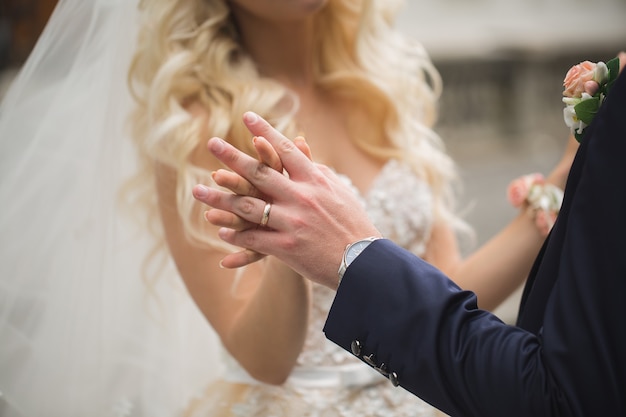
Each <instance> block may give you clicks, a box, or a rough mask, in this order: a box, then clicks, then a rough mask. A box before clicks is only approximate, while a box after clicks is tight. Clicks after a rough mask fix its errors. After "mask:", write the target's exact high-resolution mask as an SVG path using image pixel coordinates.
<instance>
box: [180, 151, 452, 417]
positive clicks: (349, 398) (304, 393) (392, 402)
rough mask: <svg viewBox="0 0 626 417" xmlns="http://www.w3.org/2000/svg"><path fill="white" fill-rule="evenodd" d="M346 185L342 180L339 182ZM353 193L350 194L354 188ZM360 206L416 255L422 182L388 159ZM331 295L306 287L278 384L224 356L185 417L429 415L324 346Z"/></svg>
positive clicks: (428, 212)
mask: <svg viewBox="0 0 626 417" xmlns="http://www.w3.org/2000/svg"><path fill="white" fill-rule="evenodd" d="M346 181H347V182H348V181H349V180H347V179H346ZM355 190H356V188H355ZM361 198H362V201H363V203H364V204H365V207H366V209H367V211H368V214H369V215H370V218H371V219H372V220H373V221H374V223H375V224H376V225H377V227H378V229H379V230H380V231H381V233H383V235H384V236H386V237H388V238H390V239H392V240H394V241H396V242H398V243H399V244H400V245H402V246H404V247H405V248H407V249H409V250H412V251H413V252H414V253H416V254H418V255H420V254H423V252H424V250H425V242H426V241H427V239H428V237H429V235H430V230H431V227H432V222H433V214H432V205H433V202H432V195H431V193H430V189H429V187H428V186H427V184H426V183H424V182H423V181H422V180H420V179H419V178H418V177H416V175H415V174H414V173H413V172H412V171H411V169H410V168H409V167H408V166H407V165H404V164H402V163H399V162H398V161H395V160H391V161H389V162H388V163H387V164H386V165H385V166H384V168H383V169H382V171H381V172H380V173H379V175H378V176H377V178H376V179H375V181H374V183H373V185H372V187H371V189H370V190H369V191H368V193H367V195H365V196H362V197H361ZM334 295H335V293H334V291H332V290H330V289H328V288H326V287H324V286H321V285H316V284H314V288H313V308H312V312H311V316H310V318H309V327H308V334H307V338H306V341H305V346H304V349H303V351H302V353H301V354H300V356H299V358H298V364H297V366H296V368H295V370H294V372H293V373H292V375H291V376H290V377H289V379H288V380H287V382H286V383H285V384H284V385H282V386H272V385H267V384H262V383H259V382H257V381H255V380H253V379H252V378H251V377H249V376H248V375H247V374H246V373H245V371H244V370H243V369H242V368H240V367H239V366H238V365H237V364H236V362H235V361H234V360H232V359H228V358H227V366H226V372H225V377H224V379H223V380H220V381H218V382H216V383H214V384H212V385H211V386H210V387H209V388H208V389H207V390H206V392H205V395H204V396H203V397H201V398H198V399H196V401H195V402H194V403H193V405H192V407H191V408H190V410H189V413H188V415H189V416H190V417H227V416H228V417H230V416H233V417H369V416H371V417H375V416H380V417H383V416H388V417H409V416H411V417H430V416H442V415H443V414H441V413H440V412H438V411H437V410H436V409H434V408H433V407H431V406H430V405H428V404H426V403H425V402H423V401H421V400H420V399H418V398H417V397H415V396H414V395H413V394H410V393H409V392H408V391H405V390H404V389H403V388H401V387H394V386H392V385H391V383H390V382H389V381H388V380H387V379H386V378H383V377H382V376H381V375H380V374H379V373H378V372H376V371H375V370H373V369H371V368H370V367H369V366H367V365H365V364H364V363H362V362H361V361H360V360H358V359H357V358H355V357H354V356H352V355H351V354H350V353H348V352H346V351H345V350H343V349H341V348H340V347H338V346H337V345H335V344H334V343H332V342H330V341H329V340H327V339H326V338H325V336H324V334H323V333H322V328H323V326H324V322H325V320H326V317H327V315H328V311H329V309H330V307H331V305H332V302H333V298H334Z"/></svg>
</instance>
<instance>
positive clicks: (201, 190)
mask: <svg viewBox="0 0 626 417" xmlns="http://www.w3.org/2000/svg"><path fill="white" fill-rule="evenodd" d="M194 193H195V195H196V197H200V198H204V197H206V196H208V195H209V187H207V186H206V185H202V184H198V185H196V188H195V189H194Z"/></svg>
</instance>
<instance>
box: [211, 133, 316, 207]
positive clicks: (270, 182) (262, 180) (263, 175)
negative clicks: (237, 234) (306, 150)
mask: <svg viewBox="0 0 626 417" xmlns="http://www.w3.org/2000/svg"><path fill="white" fill-rule="evenodd" d="M292 146H293V144H292ZM207 147H208V148H209V151H210V152H211V153H212V154H213V155H214V156H215V157H216V158H217V159H218V160H220V161H221V162H222V163H224V164H225V165H226V166H227V167H228V168H230V169H232V170H233V171H235V172H236V173H237V174H239V175H241V176H242V177H244V178H245V179H246V180H247V181H248V182H250V183H251V184H252V185H253V186H254V187H256V188H257V189H258V191H259V192H260V193H261V194H262V195H267V196H271V197H273V198H275V197H277V196H279V194H278V192H279V190H286V189H291V188H292V184H290V181H289V179H288V178H287V177H285V176H284V175H283V174H282V173H281V172H277V171H275V170H273V169H271V168H270V167H269V166H267V165H265V164H263V163H261V162H259V161H257V160H256V159H254V158H253V157H251V156H250V155H248V154H246V153H244V152H241V151H240V150H238V149H237V148H235V147H234V146H232V145H231V144H229V143H227V142H226V141H224V140H222V139H220V138H211V139H210V140H209V142H208V145H207ZM298 153H300V152H298ZM301 157H302V159H304V160H305V161H306V157H305V156H304V155H302V154H301Z"/></svg>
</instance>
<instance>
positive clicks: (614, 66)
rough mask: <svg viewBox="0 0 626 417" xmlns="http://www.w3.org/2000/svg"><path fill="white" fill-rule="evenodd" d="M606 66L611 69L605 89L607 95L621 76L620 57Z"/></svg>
mask: <svg viewBox="0 0 626 417" xmlns="http://www.w3.org/2000/svg"><path fill="white" fill-rule="evenodd" d="M606 66H607V68H608V69H609V80H608V81H607V83H606V87H604V93H605V94H606V93H608V92H609V90H610V89H611V87H613V83H614V82H615V80H617V76H618V75H619V57H615V58H613V59H611V60H610V61H609V62H607V63H606Z"/></svg>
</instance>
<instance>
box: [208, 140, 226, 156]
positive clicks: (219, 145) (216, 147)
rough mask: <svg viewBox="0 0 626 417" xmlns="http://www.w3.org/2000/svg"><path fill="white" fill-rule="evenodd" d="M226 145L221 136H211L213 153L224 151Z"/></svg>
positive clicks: (210, 146) (210, 145)
mask: <svg viewBox="0 0 626 417" xmlns="http://www.w3.org/2000/svg"><path fill="white" fill-rule="evenodd" d="M224 145H225V143H224V141H223V140H222V139H220V138H211V140H209V149H210V150H211V152H213V153H220V152H222V151H223V150H224V148H225V146H224Z"/></svg>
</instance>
